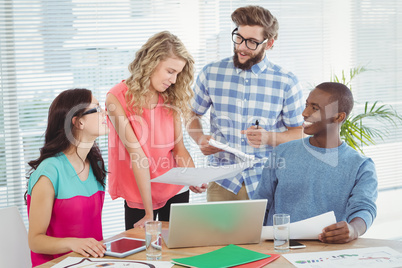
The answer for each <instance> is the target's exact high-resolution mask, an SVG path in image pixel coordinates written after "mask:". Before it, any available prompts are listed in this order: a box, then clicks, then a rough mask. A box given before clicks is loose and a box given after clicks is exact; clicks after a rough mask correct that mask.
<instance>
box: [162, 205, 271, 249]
mask: <svg viewBox="0 0 402 268" xmlns="http://www.w3.org/2000/svg"><path fill="white" fill-rule="evenodd" d="M266 206H267V200H266V199H259V200H240V201H221V202H208V203H179V204H172V206H171V207H170V219H169V229H163V230H162V237H163V239H164V240H165V244H166V246H167V247H168V248H181V247H200V246H218V245H229V244H253V243H259V242H260V241H261V231H262V225H263V220H264V215H265V210H266Z"/></svg>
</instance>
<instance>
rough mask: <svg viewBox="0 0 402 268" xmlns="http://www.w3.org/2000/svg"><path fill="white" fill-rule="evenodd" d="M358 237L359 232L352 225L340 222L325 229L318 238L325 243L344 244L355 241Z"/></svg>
mask: <svg viewBox="0 0 402 268" xmlns="http://www.w3.org/2000/svg"><path fill="white" fill-rule="evenodd" d="M358 237H359V235H358V232H357V231H356V229H355V227H353V225H352V224H349V223H347V222H345V221H340V222H337V223H335V224H332V225H330V226H327V227H325V228H324V230H322V233H321V234H320V235H319V236H318V239H319V240H320V241H321V242H324V243H330V244H343V243H348V242H350V241H352V240H355V239H357V238H358Z"/></svg>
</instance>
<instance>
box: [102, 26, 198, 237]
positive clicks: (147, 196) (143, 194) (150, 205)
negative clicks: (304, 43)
mask: <svg viewBox="0 0 402 268" xmlns="http://www.w3.org/2000/svg"><path fill="white" fill-rule="evenodd" d="M193 64H194V60H193V58H192V56H191V55H190V54H189V53H188V51H187V49H186V48H185V47H184V45H183V43H182V42H181V41H180V40H179V38H177V37H176V36H175V35H173V34H171V33H169V32H167V31H164V32H160V33H157V34H155V35H154V36H152V37H151V38H150V39H149V40H148V41H147V42H146V43H145V44H144V45H143V46H142V47H141V48H140V49H139V50H138V51H137V53H136V56H135V59H134V61H133V62H132V63H130V65H129V70H130V73H131V76H130V77H129V78H128V79H127V80H123V81H122V82H120V83H119V84H117V85H115V86H114V87H113V88H112V89H111V90H110V91H109V92H108V95H107V98H106V107H107V110H108V115H109V119H108V124H109V127H110V130H111V131H110V134H109V172H110V173H109V180H108V181H109V193H110V195H111V197H112V199H116V198H118V197H122V198H123V199H124V200H125V204H124V208H125V224H126V230H128V229H130V228H133V227H143V226H144V223H145V222H146V221H148V220H153V219H155V218H156V216H158V219H159V220H162V221H168V220H169V213H170V205H171V204H172V203H183V202H188V199H189V191H188V189H187V188H183V186H178V185H169V184H162V183H152V184H151V179H153V178H156V177H158V176H160V175H162V174H164V173H165V172H167V171H168V170H170V169H171V168H173V167H176V166H179V167H190V168H191V167H194V163H193V160H192V158H191V156H190V154H189V153H188V151H187V149H186V148H185V146H184V143H183V134H182V133H183V132H182V127H181V117H180V116H181V115H183V117H184V118H185V119H187V118H188V117H189V115H190V114H191V113H190V99H191V98H192V96H193V91H192V89H191V87H190V86H191V83H192V82H193V73H194V67H193ZM190 189H191V190H192V191H194V192H197V193H200V192H204V191H205V189H206V185H202V186H201V187H190Z"/></svg>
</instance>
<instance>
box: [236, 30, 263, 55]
mask: <svg viewBox="0 0 402 268" xmlns="http://www.w3.org/2000/svg"><path fill="white" fill-rule="evenodd" d="M237 30H238V29H237V28H236V29H234V30H233V32H232V41H233V43H235V44H237V45H240V44H241V43H243V42H246V47H247V48H248V49H251V50H256V49H257V48H258V46H259V45H261V44H264V43H265V42H267V41H268V40H264V41H262V42H257V41H255V40H252V39H246V38H244V37H243V36H241V35H240V34H238V33H236V31H237Z"/></svg>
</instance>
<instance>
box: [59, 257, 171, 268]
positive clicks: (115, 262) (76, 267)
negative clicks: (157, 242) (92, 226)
mask: <svg viewBox="0 0 402 268" xmlns="http://www.w3.org/2000/svg"><path fill="white" fill-rule="evenodd" d="M148 264H152V265H154V266H155V268H171V267H172V266H173V264H172V263H171V262H168V261H145V260H126V259H104V258H80V257H67V258H65V259H64V260H62V261H61V262H59V263H58V264H56V265H53V266H52V268H64V267H67V266H68V267H71V268H80V267H88V268H89V267H93V268H95V267H106V268H120V267H124V268H125V267H133V268H134V267H135V268H149V267H150V266H149V265H148ZM102 265H103V266H102Z"/></svg>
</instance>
